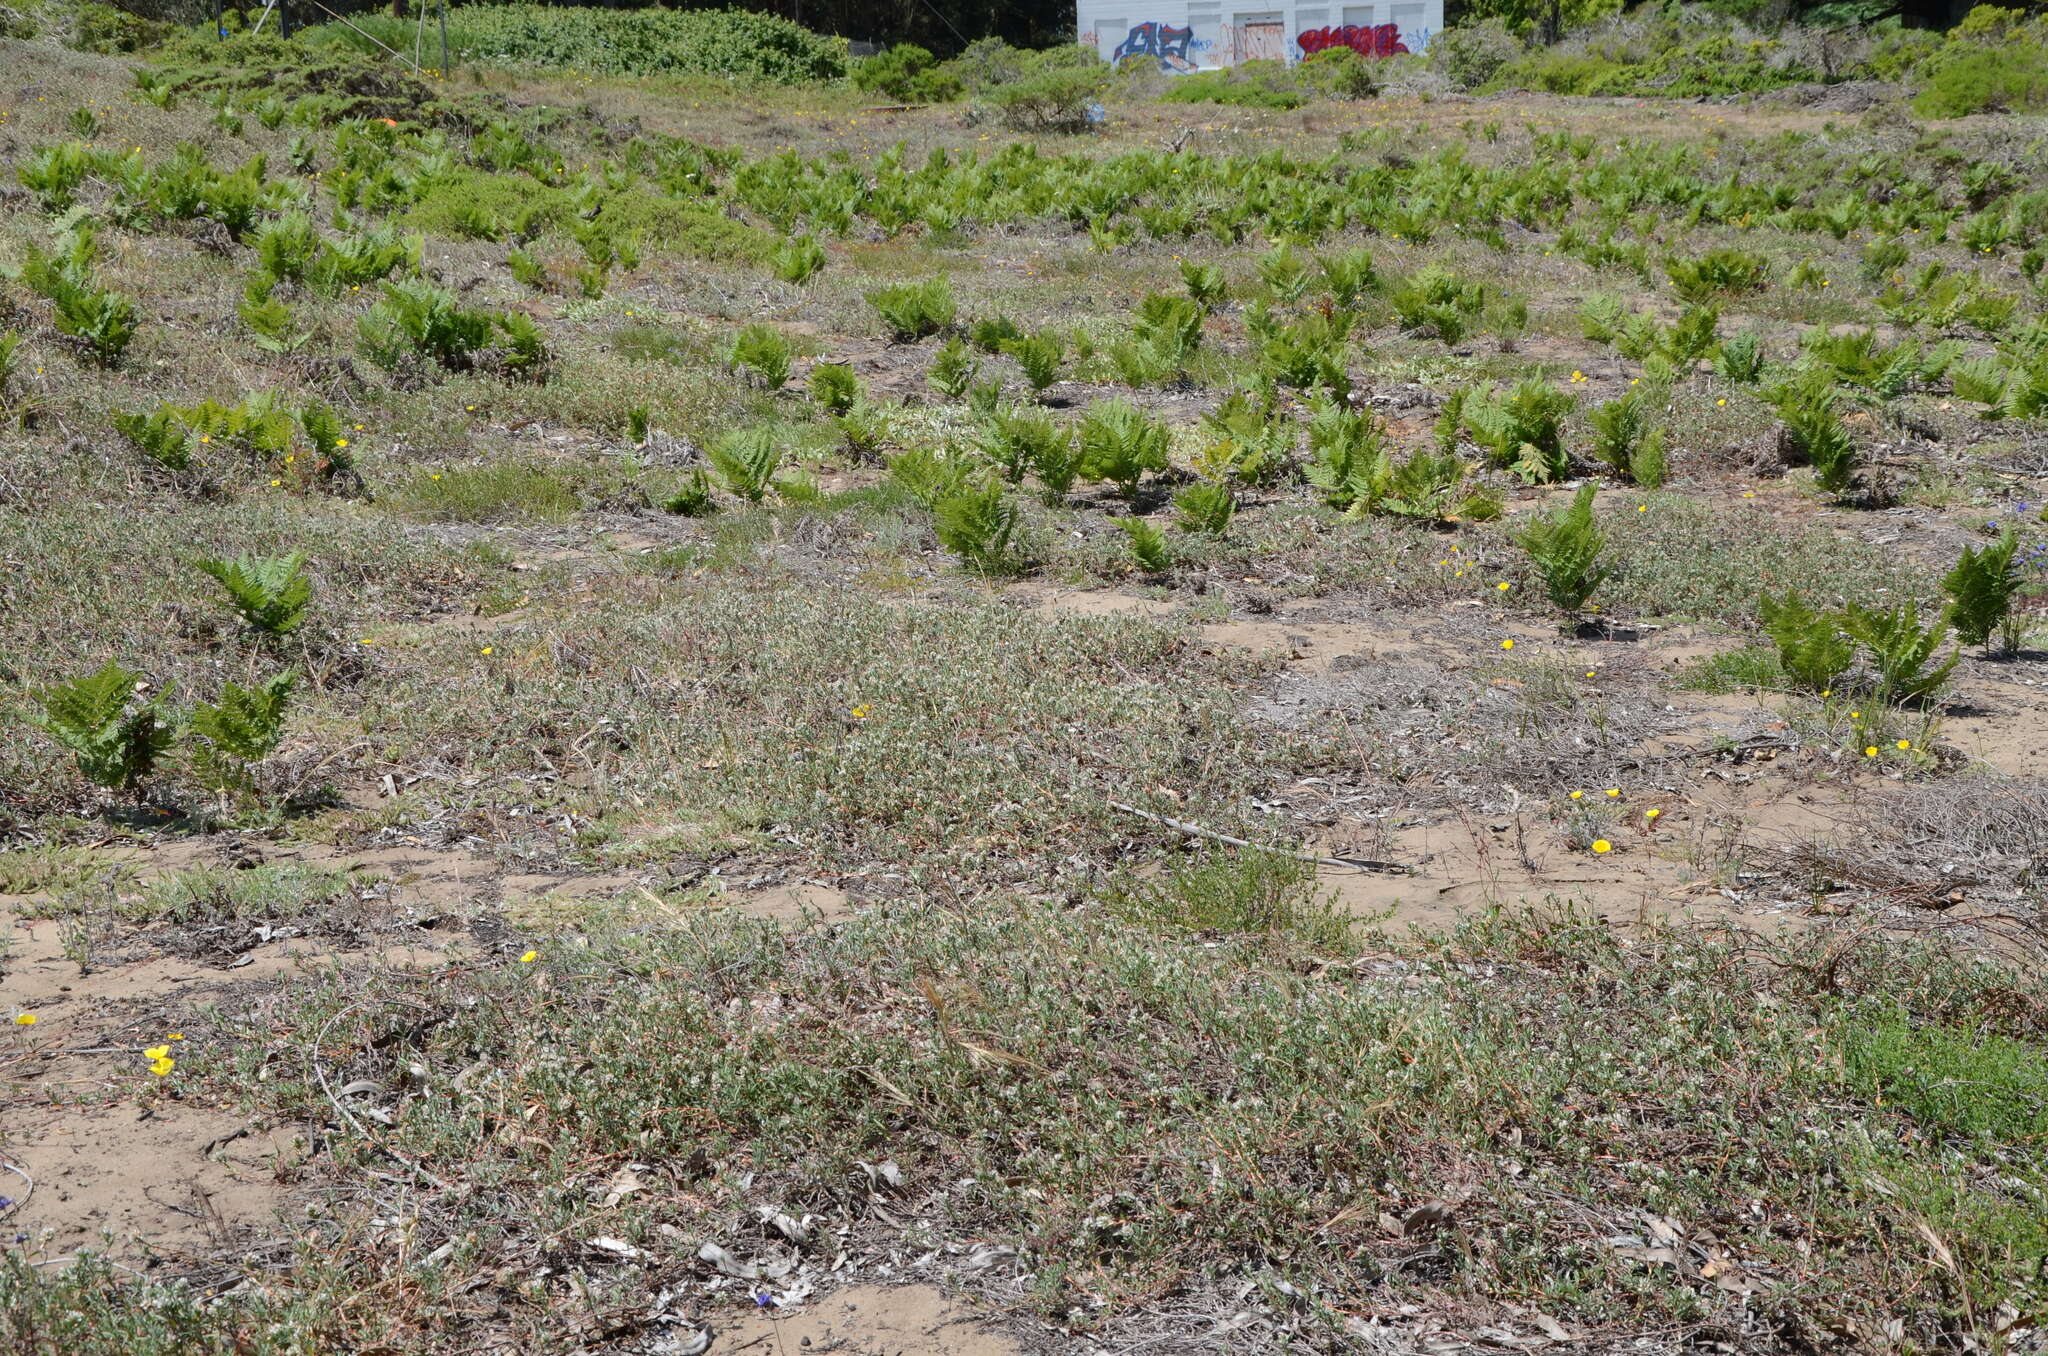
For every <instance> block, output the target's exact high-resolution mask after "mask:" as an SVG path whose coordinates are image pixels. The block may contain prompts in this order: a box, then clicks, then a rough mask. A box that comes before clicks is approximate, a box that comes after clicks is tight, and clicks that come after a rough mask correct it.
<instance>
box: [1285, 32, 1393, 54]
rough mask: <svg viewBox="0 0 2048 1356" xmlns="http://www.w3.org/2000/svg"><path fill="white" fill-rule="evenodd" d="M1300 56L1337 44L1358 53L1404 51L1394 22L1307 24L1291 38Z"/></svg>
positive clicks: (1330, 47)
mask: <svg viewBox="0 0 2048 1356" xmlns="http://www.w3.org/2000/svg"><path fill="white" fill-rule="evenodd" d="M1294 41H1295V45H1296V46H1298V47H1300V48H1301V54H1302V55H1303V56H1314V55H1315V54H1316V53H1317V52H1327V51H1330V50H1332V49H1333V48H1337V47H1349V48H1350V49H1351V50H1352V51H1354V52H1356V53H1358V54H1359V55H1360V56H1368V57H1385V56H1393V55H1395V54H1396V53H1401V52H1406V51H1407V50H1408V48H1407V46H1406V45H1405V44H1404V43H1403V42H1402V41H1401V28H1400V25H1398V24H1376V25H1374V26H1372V27H1370V28H1367V27H1365V26H1364V25H1362V24H1345V25H1343V26H1342V27H1339V28H1311V29H1309V30H1308V31H1306V32H1304V33H1303V34H1301V36H1300V37H1297V38H1296V39H1295V40H1294Z"/></svg>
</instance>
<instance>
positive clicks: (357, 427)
mask: <svg viewBox="0 0 2048 1356" xmlns="http://www.w3.org/2000/svg"><path fill="white" fill-rule="evenodd" d="M350 427H351V428H353V429H355V431H356V432H358V433H361V432H362V431H363V426H362V425H361V424H352V425H350Z"/></svg>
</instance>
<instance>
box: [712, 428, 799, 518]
mask: <svg viewBox="0 0 2048 1356" xmlns="http://www.w3.org/2000/svg"><path fill="white" fill-rule="evenodd" d="M704 455H705V458H706V459H707V460H708V461H709V462H710V463H711V469H712V470H714V471H716V472H718V478H719V479H720V480H721V481H723V482H724V483H725V488H726V489H728V490H730V491H731V492H732V493H734V494H736V495H738V496H739V497H740V498H741V499H744V500H746V501H747V502H748V503H750V504H758V503H760V502H761V500H762V499H763V498H765V497H766V496H767V494H768V487H769V485H770V484H771V483H772V482H773V481H774V479H775V472H776V469H777V468H778V467H780V466H781V465H782V449H781V448H780V447H778V446H777V445H776V442H775V438H774V436H773V435H772V434H770V433H769V431H768V430H767V429H760V428H752V429H736V430H734V431H733V432H730V433H727V434H726V435H725V436H724V437H722V438H720V439H719V440H718V441H717V442H715V443H713V444H712V445H711V447H710V448H709V449H707V450H706V452H705V454H704Z"/></svg>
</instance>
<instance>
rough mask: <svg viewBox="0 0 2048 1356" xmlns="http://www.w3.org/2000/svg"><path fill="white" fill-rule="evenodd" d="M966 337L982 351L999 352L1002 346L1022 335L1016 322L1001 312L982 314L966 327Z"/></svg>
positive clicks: (1001, 350) (1020, 337)
mask: <svg viewBox="0 0 2048 1356" xmlns="http://www.w3.org/2000/svg"><path fill="white" fill-rule="evenodd" d="M967 337H968V339H969V340H971V341H972V342H973V344H974V346H975V347H976V348H978V349H980V350H981V351H982V352H983V353H1001V352H1003V351H1004V346H1005V345H1007V344H1012V343H1015V342H1016V341H1017V340H1019V339H1022V338H1023V337H1024V331H1022V330H1020V329H1018V328H1017V322H1016V321H1014V320H1012V319H1010V317H1008V316H1006V315H1002V314H997V315H991V316H983V317H982V318H981V319H980V320H977V321H975V322H974V323H973V324H972V325H970V326H968V327H967Z"/></svg>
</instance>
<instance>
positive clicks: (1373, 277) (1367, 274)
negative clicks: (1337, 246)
mask: <svg viewBox="0 0 2048 1356" xmlns="http://www.w3.org/2000/svg"><path fill="white" fill-rule="evenodd" d="M1316 262H1317V264H1319V265H1321V267H1322V270H1323V281H1324V283H1325V284H1326V285H1327V286H1328V287H1329V289H1330V301H1331V303H1332V304H1333V305H1336V306H1339V307H1342V308H1344V309H1347V310H1348V309H1349V308H1351V307H1353V306H1356V305H1357V304H1358V303H1359V301H1360V299H1362V298H1363V297H1365V296H1366V295H1367V294H1369V293H1371V292H1373V291H1376V290H1377V289H1378V287H1379V285H1380V275H1379V270H1378V269H1376V268H1375V267H1374V266H1373V261H1372V254H1371V252H1370V251H1368V250H1363V249H1349V250H1342V251H1339V252H1338V253H1336V254H1329V255H1324V256H1323V257H1322V258H1320V259H1318V260H1316Z"/></svg>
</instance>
